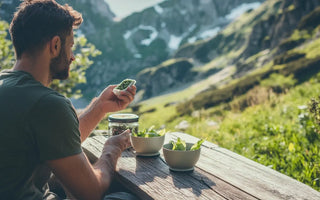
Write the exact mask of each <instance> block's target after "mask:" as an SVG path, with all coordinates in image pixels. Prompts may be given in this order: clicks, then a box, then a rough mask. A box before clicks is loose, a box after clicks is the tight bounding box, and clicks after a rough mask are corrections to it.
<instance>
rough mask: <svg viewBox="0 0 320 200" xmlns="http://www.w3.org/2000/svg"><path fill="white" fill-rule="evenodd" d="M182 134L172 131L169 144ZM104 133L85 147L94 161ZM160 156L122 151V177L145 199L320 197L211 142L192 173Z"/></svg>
mask: <svg viewBox="0 0 320 200" xmlns="http://www.w3.org/2000/svg"><path fill="white" fill-rule="evenodd" d="M177 137H181V138H183V139H184V140H186V141H187V142H196V141H197V140H198V138H195V137H193V136H190V135H188V134H184V133H169V134H167V135H166V139H165V143H167V142H169V141H170V140H171V139H175V138H177ZM105 141H106V138H105V137H104V136H95V137H91V138H88V139H87V140H86V141H85V142H84V143H83V149H84V151H85V153H86V154H87V156H88V157H89V159H90V160H91V161H92V162H94V161H95V160H96V159H97V158H98V157H99V156H100V155H101V150H102V148H103V144H104V142H105ZM160 153H161V156H158V157H136V156H135V153H134V151H133V149H132V148H131V149H128V150H126V151H124V152H123V153H122V157H121V158H120V159H119V161H118V165H117V174H116V179H117V180H118V181H119V182H120V183H121V184H122V185H124V186H125V187H126V188H127V189H128V190H130V191H131V192H133V193H135V194H136V195H137V196H139V197H140V198H141V199H320V193H319V192H317V191H315V190H313V189H312V188H311V187H309V186H307V185H305V184H302V183H300V182H298V181H296V180H294V179H292V178H290V177H288V176H285V175H283V174H281V173H278V172H276V171H275V170H272V169H270V168H267V167H265V166H263V165H261V164H258V163H256V162H254V161H251V160H249V159H247V158H244V157H242V156H240V155H238V154H235V153H233V152H231V151H229V150H227V149H224V148H220V147H218V146H217V145H214V144H212V143H210V142H205V143H204V144H203V146H202V148H201V156H200V159H199V161H198V163H197V165H196V168H195V170H194V171H193V172H191V173H177V172H171V171H170V170H169V168H168V166H167V165H166V163H165V161H164V158H163V155H162V150H161V151H160Z"/></svg>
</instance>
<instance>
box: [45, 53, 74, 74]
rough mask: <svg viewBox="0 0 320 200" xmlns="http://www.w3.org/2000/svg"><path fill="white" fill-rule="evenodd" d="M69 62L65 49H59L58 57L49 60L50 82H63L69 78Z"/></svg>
mask: <svg viewBox="0 0 320 200" xmlns="http://www.w3.org/2000/svg"><path fill="white" fill-rule="evenodd" d="M70 64H71V61H70V60H68V58H67V54H66V51H65V48H64V47H63V48H61V51H60V53H59V56H58V57H56V58H53V59H51V61H50V73H51V77H52V80H53V79H59V80H65V79H67V78H68V77H69V66H70Z"/></svg>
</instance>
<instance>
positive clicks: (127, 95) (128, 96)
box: [118, 85, 137, 102]
mask: <svg viewBox="0 0 320 200" xmlns="http://www.w3.org/2000/svg"><path fill="white" fill-rule="evenodd" d="M136 90H137V88H136V86H134V85H133V86H130V87H128V89H126V90H124V91H121V92H120V95H119V96H118V98H119V99H121V100H123V101H125V100H127V101H128V102H131V101H133V99H134V96H135V95H136Z"/></svg>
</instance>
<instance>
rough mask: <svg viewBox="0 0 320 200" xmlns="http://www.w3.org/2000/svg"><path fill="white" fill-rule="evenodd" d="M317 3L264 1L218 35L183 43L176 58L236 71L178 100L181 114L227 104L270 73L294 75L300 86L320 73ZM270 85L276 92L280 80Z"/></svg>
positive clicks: (292, 0)
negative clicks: (216, 82) (186, 43)
mask: <svg viewBox="0 0 320 200" xmlns="http://www.w3.org/2000/svg"><path fill="white" fill-rule="evenodd" d="M319 6H320V1H318V0H310V1H304V0H285V1H281V0H268V1H266V2H265V3H264V4H263V5H262V6H261V7H259V8H258V9H256V10H254V11H252V12H247V13H245V15H243V16H241V18H239V20H237V21H235V22H234V23H232V24H230V25H229V26H228V27H226V28H225V29H224V30H223V31H221V32H220V33H219V34H218V35H217V36H216V37H213V38H211V39H209V40H207V41H203V42H200V43H195V44H190V45H185V46H183V47H181V48H180V49H179V50H178V51H177V52H176V54H175V57H176V58H179V59H183V58H188V59H191V60H193V62H194V63H197V62H202V63H207V64H206V65H204V66H205V67H201V66H200V68H203V69H204V68H205V69H206V70H208V69H226V68H233V69H234V72H233V74H232V75H230V76H229V77H228V78H229V80H226V81H225V82H223V83H222V84H221V83H220V85H219V84H218V85H211V86H210V85H209V86H208V87H207V89H206V90H204V91H201V92H200V93H198V94H196V95H195V96H194V97H192V98H191V99H189V100H188V101H187V102H184V103H182V104H180V105H179V106H178V110H179V112H180V114H186V113H190V112H192V110H198V109H201V108H208V107H212V106H216V105H219V104H220V103H223V102H230V101H231V100H233V99H234V98H236V97H239V96H241V95H244V94H246V92H247V91H249V90H251V89H252V88H254V87H255V86H257V85H259V84H260V83H261V81H262V80H264V79H267V78H270V76H271V75H272V74H280V75H283V76H285V77H287V76H289V75H292V76H293V78H294V79H295V80H297V84H300V83H302V82H303V81H305V80H308V78H309V77H311V76H312V75H314V74H316V73H317V72H318V71H320V67H319V66H320V58H319V56H317V55H318V53H316V52H318V51H319V47H318V44H319V35H320V29H319V25H320V7H319ZM204 71H205V70H204ZM273 84H274V85H275V86H274V87H275V88H273V89H274V90H275V92H277V91H279V90H283V89H279V88H281V87H282V86H281V83H279V85H277V83H276V82H275V83H273ZM277 87H278V88H277ZM244 107H245V106H244Z"/></svg>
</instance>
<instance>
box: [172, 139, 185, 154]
mask: <svg viewBox="0 0 320 200" xmlns="http://www.w3.org/2000/svg"><path fill="white" fill-rule="evenodd" d="M171 143H172V145H173V147H172V150H178V151H186V142H185V141H184V140H181V138H180V137H178V139H177V142H173V141H172V142H171Z"/></svg>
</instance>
